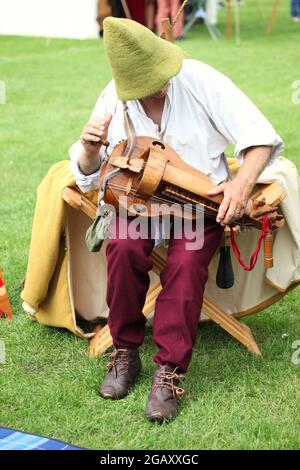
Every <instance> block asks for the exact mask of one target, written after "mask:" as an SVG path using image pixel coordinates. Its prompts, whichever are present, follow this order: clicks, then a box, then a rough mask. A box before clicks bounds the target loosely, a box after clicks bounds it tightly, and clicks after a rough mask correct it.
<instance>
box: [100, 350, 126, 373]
mask: <svg viewBox="0 0 300 470" xmlns="http://www.w3.org/2000/svg"><path fill="white" fill-rule="evenodd" d="M120 353H121V354H120ZM122 353H128V349H114V350H113V351H112V352H111V353H108V354H105V355H104V356H107V357H109V359H110V361H109V363H108V364H107V365H106V369H107V372H110V371H112V372H113V375H114V378H115V379H116V378H117V375H118V369H117V366H121V365H122V366H126V367H128V364H129V361H128V354H126V356H125V354H122Z"/></svg>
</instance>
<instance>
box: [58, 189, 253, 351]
mask: <svg viewBox="0 0 300 470" xmlns="http://www.w3.org/2000/svg"><path fill="white" fill-rule="evenodd" d="M63 199H64V201H65V202H66V203H67V204H69V205H70V206H71V207H73V208H74V209H77V210H81V211H82V212H84V213H85V214H86V215H87V216H88V217H90V218H91V219H94V218H95V216H96V209H97V207H96V206H95V205H94V204H93V203H92V202H91V201H90V200H89V199H87V198H86V197H85V196H84V194H82V193H81V192H80V191H79V190H77V189H76V188H65V189H64V191H63ZM151 256H152V259H153V262H154V265H153V272H154V273H155V274H157V275H159V274H160V272H161V270H162V269H163V267H164V266H165V260H164V259H163V258H162V256H161V255H160V254H159V253H158V252H157V251H155V250H154V251H153V252H152V255H151ZM160 291H161V284H160V282H159V281H157V282H156V283H154V284H152V286H151V287H150V288H149V291H148V294H147V297H146V302H145V305H144V309H143V314H144V315H145V316H146V317H147V316H149V315H150V313H151V312H152V311H153V309H154V305H155V300H156V297H157V296H158V294H159V292H160ZM202 311H203V313H204V314H205V315H206V316H207V317H208V319H209V320H212V321H213V322H215V323H216V324H217V325H219V326H220V327H221V328H223V329H224V330H225V331H227V332H228V333H229V334H230V335H231V336H233V337H234V338H235V339H237V340H238V341H239V342H240V343H242V344H243V345H244V346H246V348H247V349H248V350H249V351H250V352H251V353H253V354H255V355H257V356H259V355H261V352H260V350H259V347H258V345H257V344H256V341H255V338H254V336H253V334H252V332H251V330H250V328H249V327H248V326H247V325H245V324H244V323H242V322H241V321H239V320H238V319H237V318H235V317H234V316H233V315H230V314H228V313H226V312H224V311H223V310H222V308H221V307H220V306H219V305H217V304H216V303H215V302H214V301H213V300H212V299H208V298H206V297H204V301H203V306H202ZM199 314H200V312H199ZM110 346H112V338H111V335H110V331H109V327H108V325H106V326H104V327H103V328H101V327H100V326H97V327H96V329H95V336H94V337H93V338H92V339H91V341H90V346H89V356H90V357H95V356H100V355H101V354H103V353H104V352H105V351H106V350H107V349H108V348H109V347H110Z"/></svg>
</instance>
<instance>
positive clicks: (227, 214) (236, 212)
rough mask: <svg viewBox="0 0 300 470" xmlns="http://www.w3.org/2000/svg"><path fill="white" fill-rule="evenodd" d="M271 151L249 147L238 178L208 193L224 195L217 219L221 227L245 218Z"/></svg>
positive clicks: (265, 147) (266, 147) (264, 147)
mask: <svg viewBox="0 0 300 470" xmlns="http://www.w3.org/2000/svg"><path fill="white" fill-rule="evenodd" d="M271 150H272V147H269V146H257V147H249V148H248V149H246V150H245V151H244V152H245V158H244V164H243V165H242V166H241V168H240V169H239V171H238V174H237V176H236V177H235V178H234V179H233V180H231V181H227V182H224V183H222V184H220V185H219V186H217V187H216V188H214V189H212V190H211V191H208V193H207V194H208V195H209V196H216V195H217V194H222V193H223V194H224V199H223V201H222V203H221V204H220V207H219V212H218V215H217V219H216V220H217V222H219V223H220V224H221V225H229V224H230V223H231V222H233V220H238V219H240V218H241V217H243V215H244V214H245V210H246V208H247V205H248V201H249V198H250V195H251V193H252V190H253V188H254V186H255V184H256V181H257V178H258V177H259V175H260V174H261V172H262V171H263V169H264V167H265V166H266V164H267V162H268V160H269V158H270V156H271ZM248 207H249V206H248ZM247 212H248V211H247Z"/></svg>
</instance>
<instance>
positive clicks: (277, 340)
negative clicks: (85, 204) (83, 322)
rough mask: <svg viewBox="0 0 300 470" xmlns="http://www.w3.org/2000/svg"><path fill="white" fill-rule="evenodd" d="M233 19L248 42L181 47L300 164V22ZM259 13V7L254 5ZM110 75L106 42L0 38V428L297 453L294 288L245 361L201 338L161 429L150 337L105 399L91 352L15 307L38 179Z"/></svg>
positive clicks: (282, 17) (205, 330) (197, 41)
mask: <svg viewBox="0 0 300 470" xmlns="http://www.w3.org/2000/svg"><path fill="white" fill-rule="evenodd" d="M245 3H246V6H245V7H242V8H241V9H240V10H241V30H242V43H241V45H240V46H237V45H236V44H235V42H234V41H232V42H228V41H227V40H226V39H225V37H224V34H225V13H224V11H222V12H221V13H220V30H221V31H222V33H223V37H222V38H221V40H220V41H218V42H213V41H212V40H211V39H210V38H209V36H208V33H207V31H206V30H205V28H204V27H203V26H202V25H197V26H195V27H194V28H193V30H192V31H191V32H190V33H189V34H188V36H187V38H186V39H185V40H184V41H182V43H181V44H182V47H183V48H184V49H185V50H186V51H187V52H188V53H189V54H190V55H191V56H192V57H194V58H198V59H201V60H203V61H204V62H208V63H210V64H211V65H213V66H215V67H216V68H218V69H219V70H221V71H222V72H224V73H226V74H227V75H229V76H230V77H231V78H232V79H233V80H234V81H235V82H236V83H237V84H238V85H239V86H240V87H241V88H242V89H243V90H244V91H245V92H246V93H247V94H248V95H249V96H250V97H251V98H252V99H253V100H254V101H255V102H256V103H257V105H258V106H259V107H260V108H261V109H262V110H263V112H264V113H265V114H266V115H267V117H269V118H270V120H271V121H272V123H273V124H274V126H275V127H276V129H277V130H278V132H279V133H280V134H281V135H282V137H283V138H284V140H285V142H286V152H285V155H286V156H287V157H288V158H290V159H291V160H293V161H294V162H295V163H296V165H297V166H298V168H299V167H300V152H299V149H300V132H299V117H300V105H298V106H296V105H295V104H293V103H292V99H291V96H292V83H293V82H294V81H295V80H300V62H299V40H300V25H299V24H294V23H292V22H291V20H290V18H289V11H288V5H287V4H288V2H287V1H283V2H280V7H279V10H278V16H277V21H276V24H275V28H274V32H273V34H272V35H271V36H267V35H266V34H265V30H266V25H267V21H268V17H269V15H270V12H271V5H272V4H273V0H264V1H263V2H259V1H254V0H247V2H245ZM261 4H263V5H262V6H260V5H261ZM109 79H110V71H109V69H108V67H107V64H106V62H105V59H104V50H103V43H102V41H101V40H99V41H98V40H93V41H76V40H58V39H53V40H50V41H49V40H46V39H43V38H42V39H41V38H24V37H0V80H3V81H4V82H5V83H6V87H7V103H6V105H0V175H1V193H0V194H1V199H0V211H1V228H0V263H1V265H2V267H3V269H4V274H5V279H6V282H7V288H8V291H9V294H10V297H11V301H12V306H13V310H14V314H15V316H14V319H13V320H12V321H10V322H6V321H4V320H1V321H0V338H2V339H4V340H5V344H6V353H7V359H6V364H4V365H0V390H1V393H0V403H1V405H0V425H2V426H9V427H13V428H17V429H21V430H23V431H27V432H32V433H40V434H43V435H46V436H49V437H54V438H58V439H62V440H66V441H68V442H70V443H73V444H76V445H79V446H83V447H87V448H95V449H201V448H203V449H212V448H213V449H232V448H238V449H251V448H252V449H270V448H274V449H280V448H284V449H296V448H299V444H300V426H299V424H300V413H299V398H300V396H299V385H300V378H299V372H300V365H298V366H297V365H294V364H292V362H291V356H292V353H293V349H292V343H293V341H295V340H297V339H300V327H299V300H300V291H299V289H296V290H295V291H293V292H292V293H291V294H289V295H288V296H287V297H286V298H285V299H283V300H282V301H281V302H279V303H277V304H276V305H273V306H272V307H271V308H269V309H268V310H267V311H264V312H262V313H260V314H258V315H255V316H253V317H251V318H248V319H247V320H245V321H246V323H247V324H248V325H249V326H250V327H251V328H252V329H253V331H254V333H255V335H256V337H257V341H258V344H259V345H260V348H261V350H262V354H263V356H262V358H259V359H257V358H255V357H252V356H251V355H250V354H249V353H247V351H246V349H244V348H243V347H242V346H241V345H240V344H238V343H237V342H235V341H234V340H233V339H231V338H230V337H229V336H228V335H227V334H226V333H224V332H223V331H221V330H220V329H219V328H218V327H217V326H215V325H205V326H203V327H202V328H201V331H199V335H198V339H197V344H196V346H195V352H194V356H193V361H192V364H191V367H190V371H189V373H188V374H187V377H186V383H187V390H188V392H187V396H186V397H185V398H184V400H183V401H182V403H181V413H180V415H179V416H178V418H177V419H176V421H175V422H173V423H171V424H169V425H161V426H160V425H156V424H154V425H153V424H151V423H149V422H147V420H146V418H145V417H144V408H145V405H146V400H147V396H148V390H149V387H150V381H151V376H152V370H153V363H152V361H151V356H152V355H153V353H154V352H155V347H154V346H153V345H152V343H151V331H150V329H149V330H148V333H147V338H146V342H145V344H144V346H143V348H142V351H141V352H142V356H143V360H144V370H143V373H142V376H141V379H140V380H139V382H138V384H137V386H136V388H135V389H134V391H133V392H132V393H131V394H130V396H128V397H127V398H126V399H125V400H122V401H121V402H110V401H103V400H101V399H100V398H99V397H98V396H97V388H98V383H99V381H100V379H101V378H102V377H103V374H104V371H105V362H106V360H105V359H103V358H100V359H96V360H89V359H88V358H87V343H86V342H85V341H83V340H80V339H78V338H75V337H74V336H73V335H71V334H69V333H68V332H66V331H59V330H55V329H50V328H47V327H44V326H41V325H39V324H37V323H32V322H30V321H28V320H27V318H26V316H25V314H24V313H22V309H21V301H20V291H21V287H20V283H21V280H22V279H23V278H24V275H25V270H26V262H27V254H28V247H29V242H30V231H31V223H32V216H33V210H34V204H35V191H36V187H37V185H38V183H39V182H40V180H41V179H42V177H43V176H44V175H45V173H46V172H47V170H48V168H49V167H50V166H51V165H52V164H54V163H55V162H57V161H59V160H62V159H66V158H68V154H67V152H68V148H69V147H70V145H71V144H72V143H73V142H74V141H75V140H77V138H78V136H79V134H80V131H81V128H82V126H83V124H84V123H85V122H86V120H87V119H88V117H89V114H90V112H91V110H92V108H93V106H94V103H95V101H96V98H97V96H98V94H99V92H100V90H101V89H102V88H103V87H104V85H105V84H106V83H107V81H108V80H109Z"/></svg>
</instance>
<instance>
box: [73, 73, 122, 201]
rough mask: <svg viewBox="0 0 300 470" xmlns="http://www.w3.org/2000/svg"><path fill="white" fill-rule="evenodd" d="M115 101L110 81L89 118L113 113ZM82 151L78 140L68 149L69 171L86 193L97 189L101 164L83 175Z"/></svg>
mask: <svg viewBox="0 0 300 470" xmlns="http://www.w3.org/2000/svg"><path fill="white" fill-rule="evenodd" d="M116 102H117V97H116V93H115V86H114V82H113V81H111V82H110V83H109V84H108V85H107V86H106V88H105V89H104V90H103V92H102V93H101V95H100V96H99V98H98V100H97V103H96V105H95V107H94V109H93V112H92V114H91V119H92V118H95V117H97V118H100V119H102V118H104V117H105V116H106V115H107V114H108V113H111V114H113V113H114V109H115V107H116ZM83 151H84V148H83V145H82V143H81V142H80V140H78V141H77V142H75V143H74V144H73V145H72V146H71V148H70V149H69V156H70V159H71V161H70V171H71V172H72V174H73V175H74V176H75V178H76V184H77V186H78V187H79V189H80V190H81V191H82V192H84V193H86V192H88V191H92V190H94V189H98V187H99V174H100V169H101V165H100V167H99V168H98V170H97V171H95V173H92V174H90V175H84V174H83V173H82V172H81V171H80V168H79V165H78V162H79V158H80V156H81V155H82V152H83ZM104 153H105V149H104V147H103V146H102V147H101V148H100V153H99V157H100V162H101V160H102V159H103V157H104Z"/></svg>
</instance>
